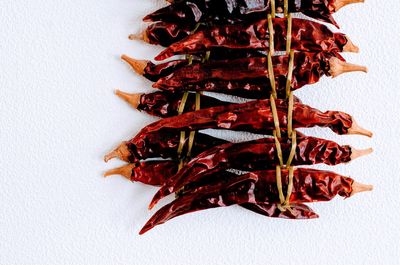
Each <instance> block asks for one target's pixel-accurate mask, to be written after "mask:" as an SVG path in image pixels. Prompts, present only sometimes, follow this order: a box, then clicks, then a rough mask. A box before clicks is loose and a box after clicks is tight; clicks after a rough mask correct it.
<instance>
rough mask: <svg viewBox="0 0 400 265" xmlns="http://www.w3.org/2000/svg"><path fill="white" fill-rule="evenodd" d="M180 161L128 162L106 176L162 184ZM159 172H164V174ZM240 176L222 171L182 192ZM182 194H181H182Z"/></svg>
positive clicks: (297, 215) (300, 209)
mask: <svg viewBox="0 0 400 265" xmlns="http://www.w3.org/2000/svg"><path fill="white" fill-rule="evenodd" d="M178 166H179V162H178V161H171V160H166V161H165V160H161V161H145V162H141V163H140V164H139V165H136V164H128V165H125V166H122V167H119V168H116V169H112V170H109V171H107V172H106V173H105V174H104V176H105V177H108V176H111V175H122V176H124V177H125V178H126V179H128V180H129V181H139V182H141V183H143V184H147V185H152V186H161V185H163V184H164V183H165V181H166V180H167V179H168V178H170V177H172V176H173V175H175V174H176V172H177V171H178ZM159 172H163V174H162V175H160V174H159ZM235 177H238V175H237V174H234V173H232V172H228V171H225V172H220V173H218V174H216V176H213V178H212V180H215V181H213V182H210V181H208V182H203V183H202V182H197V183H190V184H189V185H187V188H186V191H184V192H182V193H181V195H182V194H185V195H187V194H191V193H195V192H196V191H197V189H196V188H198V187H200V188H201V187H202V186H203V185H211V184H216V183H218V182H220V181H221V182H227V181H229V180H230V179H232V178H235ZM181 195H180V196H181ZM240 206H242V207H243V208H245V209H247V210H249V211H252V212H255V213H257V214H261V215H264V216H268V217H272V216H276V217H280V218H292V219H310V218H316V217H318V215H317V214H316V213H314V212H313V211H312V210H311V209H310V208H308V207H307V206H305V205H300V204H299V205H296V206H295V207H294V208H295V209H296V210H295V211H292V212H290V211H285V212H281V211H279V209H278V208H277V205H276V204H275V203H259V204H253V203H244V204H241V205H240Z"/></svg>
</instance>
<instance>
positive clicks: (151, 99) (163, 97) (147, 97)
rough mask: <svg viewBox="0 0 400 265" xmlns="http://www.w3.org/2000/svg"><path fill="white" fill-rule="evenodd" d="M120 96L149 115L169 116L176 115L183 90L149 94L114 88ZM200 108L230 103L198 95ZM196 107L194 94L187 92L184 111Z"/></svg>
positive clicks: (192, 109)
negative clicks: (130, 92)
mask: <svg viewBox="0 0 400 265" xmlns="http://www.w3.org/2000/svg"><path fill="white" fill-rule="evenodd" d="M115 93H116V94H117V95H118V96H119V97H120V98H122V99H123V100H125V101H126V102H128V103H129V104H130V105H131V106H132V107H133V108H135V109H138V110H140V111H145V112H147V113H149V114H150V115H154V116H158V117H171V116H177V115H178V109H179V106H180V104H181V102H182V97H183V94H184V92H178V93H169V92H165V91H162V92H161V91H158V92H153V93H150V94H129V93H125V92H122V91H120V90H116V92H115ZM199 96H200V102H201V107H202V108H205V109H206V108H210V107H215V106H225V105H228V104H230V103H229V102H226V101H221V100H218V99H216V98H213V97H209V96H205V95H199ZM195 109H196V94H195V93H189V94H188V97H187V100H186V102H185V109H184V112H188V111H194V110H195Z"/></svg>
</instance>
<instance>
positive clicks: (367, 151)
mask: <svg viewBox="0 0 400 265" xmlns="http://www.w3.org/2000/svg"><path fill="white" fill-rule="evenodd" d="M373 151H374V149H372V148H368V149H362V150H359V149H355V148H353V147H352V148H351V156H350V159H351V160H354V159H357V158H359V157H362V156H366V155H369V154H371V153H372V152H373Z"/></svg>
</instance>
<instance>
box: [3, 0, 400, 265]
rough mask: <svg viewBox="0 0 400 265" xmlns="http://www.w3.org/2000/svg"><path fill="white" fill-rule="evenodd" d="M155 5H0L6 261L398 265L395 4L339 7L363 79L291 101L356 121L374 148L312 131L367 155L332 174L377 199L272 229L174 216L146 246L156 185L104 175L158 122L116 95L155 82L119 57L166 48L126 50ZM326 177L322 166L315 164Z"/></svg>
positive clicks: (134, 0) (228, 219)
mask: <svg viewBox="0 0 400 265" xmlns="http://www.w3.org/2000/svg"><path fill="white" fill-rule="evenodd" d="M163 4H164V2H161V1H155V0H141V1H139V0H113V1H111V0H96V1H94V0H86V1H66V0H64V1H57V0H54V1H44V0H35V1H21V0H14V1H11V0H2V1H0V12H1V15H0V37H1V39H0V69H1V72H0V90H1V94H0V150H1V151H0V174H1V178H0V207H1V208H0V210H1V211H0V251H1V253H0V264H7V265H8V264H97V265H100V264H378V263H380V264H398V262H399V260H400V254H399V253H400V248H399V244H398V240H399V236H400V232H399V225H400V222H399V219H400V210H399V202H398V199H399V193H398V187H399V184H400V183H399V178H400V176H399V171H400V167H399V162H398V157H399V154H400V144H399V138H398V134H399V125H400V121H399V110H400V108H399V100H400V92H399V87H398V80H399V75H400V72H399V67H398V64H399V60H400V56H399V53H400V51H399V46H398V45H399V43H400V39H399V24H400V19H399V16H398V11H399V9H400V2H399V1H397V0H393V1H372V0H369V1H367V2H366V3H365V4H359V5H353V6H349V7H347V8H344V9H343V10H341V11H340V12H339V13H338V14H336V15H335V18H336V19H337V21H338V22H339V24H340V25H341V27H342V28H341V31H343V32H345V33H347V34H348V35H349V36H351V38H352V40H353V41H354V43H356V44H357V45H359V47H360V49H361V53H360V54H345V57H346V59H348V61H350V62H354V63H358V64H364V65H367V66H368V67H369V70H370V71H369V73H368V74H367V75H366V74H363V73H355V74H348V75H343V76H340V77H338V78H336V79H335V80H330V79H329V78H324V79H323V80H322V81H321V82H320V83H318V84H317V85H314V86H309V87H305V88H303V89H302V90H301V91H299V92H297V95H298V96H299V97H301V98H302V99H303V101H304V102H305V103H307V104H309V105H312V106H314V107H317V108H319V109H321V110H327V109H338V110H343V111H346V112H348V113H351V114H352V115H353V116H354V117H356V118H357V120H358V121H359V123H360V124H362V125H363V126H364V127H366V128H369V129H371V130H373V131H374V132H375V135H374V138H372V139H368V138H364V137H357V136H350V137H349V136H341V137H340V136H336V135H334V134H333V133H331V132H330V131H329V130H325V129H315V130H311V131H308V132H307V133H309V134H312V135H317V136H320V137H325V138H328V139H332V140H335V141H338V142H339V143H342V144H347V143H348V144H352V145H354V146H356V147H359V148H366V147H370V146H372V147H374V149H375V153H374V154H373V155H370V156H369V157H366V158H363V159H360V160H357V161H354V162H353V163H350V164H348V165H343V166H338V167H335V168H329V169H332V170H335V171H337V172H339V173H342V174H347V175H351V176H352V177H354V178H355V179H357V180H358V181H360V182H364V183H370V184H374V186H375V190H374V191H373V192H371V193H364V194H359V195H357V196H355V197H353V198H350V199H348V200H342V199H341V198H338V199H335V200H334V201H332V202H330V203H320V204H315V205H313V206H312V207H313V208H314V209H315V210H316V211H317V212H318V213H319V214H320V216H321V217H320V219H317V220H313V221H287V220H274V219H266V218H264V217H262V216H258V215H256V214H253V213H251V212H248V211H245V210H243V209H241V208H239V207H235V206H234V207H229V208H223V209H222V208H220V209H213V210H209V211H203V212H200V213H194V214H189V215H186V216H183V217H180V218H176V219H174V220H172V221H170V222H168V223H166V224H164V225H162V226H159V227H157V228H155V229H153V230H152V231H150V232H149V233H147V234H145V235H144V236H138V231H139V230H140V228H141V226H142V225H143V224H144V223H145V221H146V220H147V219H148V218H149V217H150V216H151V215H152V213H154V211H153V212H148V211H147V204H148V202H149V200H150V199H151V198H152V196H153V194H154V193H155V191H156V189H155V188H151V187H147V186H144V185H142V184H139V183H130V182H128V181H126V180H124V179H122V178H120V177H114V178H109V179H104V178H102V173H103V172H104V171H105V170H106V169H109V168H113V167H116V166H119V165H121V164H122V163H120V162H119V161H113V162H111V163H109V164H105V163H104V162H103V161H102V157H103V155H104V154H105V153H106V152H108V151H110V149H112V148H113V147H114V146H115V145H117V144H118V143H119V142H120V141H122V140H126V139H129V138H130V137H131V136H133V135H135V134H136V133H137V132H138V130H139V129H140V128H141V127H143V126H144V125H145V124H148V123H150V122H151V121H154V120H155V119H154V118H152V117H149V116H148V115H146V114H144V113H138V112H136V111H135V110H132V109H130V107H129V106H127V105H126V104H125V103H124V102H122V101H121V100H119V99H118V98H116V97H115V96H114V95H113V89H114V88H117V87H118V88H121V89H123V90H125V91H131V92H143V91H144V92H149V91H151V88H150V86H151V83H150V82H148V81H146V80H145V79H144V78H141V77H139V76H137V75H135V74H134V73H132V72H131V70H130V68H129V67H127V66H126V65H125V64H124V63H122V62H121V61H120V60H119V56H120V54H122V53H127V54H129V55H131V56H133V57H136V58H143V59H151V58H152V57H153V56H154V55H156V54H157V53H158V52H159V51H160V48H159V47H156V46H151V45H147V44H144V43H141V42H135V41H129V40H128V39H127V36H128V34H130V33H137V32H138V31H139V29H140V28H143V27H144V25H143V23H142V22H141V17H142V16H144V15H145V14H147V13H149V12H150V11H152V10H155V9H156V8H158V7H160V6H162V5H163ZM323 168H328V167H323Z"/></svg>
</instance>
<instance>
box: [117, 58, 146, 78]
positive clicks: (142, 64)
mask: <svg viewBox="0 0 400 265" xmlns="http://www.w3.org/2000/svg"><path fill="white" fill-rule="evenodd" d="M121 59H122V60H123V61H125V62H126V63H128V64H129V65H130V66H131V67H132V68H133V70H134V71H135V72H136V73H138V74H139V75H143V74H144V69H145V68H146V66H147V64H148V63H149V61H148V60H136V59H133V58H131V57H129V56H128V55H125V54H123V55H121Z"/></svg>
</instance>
